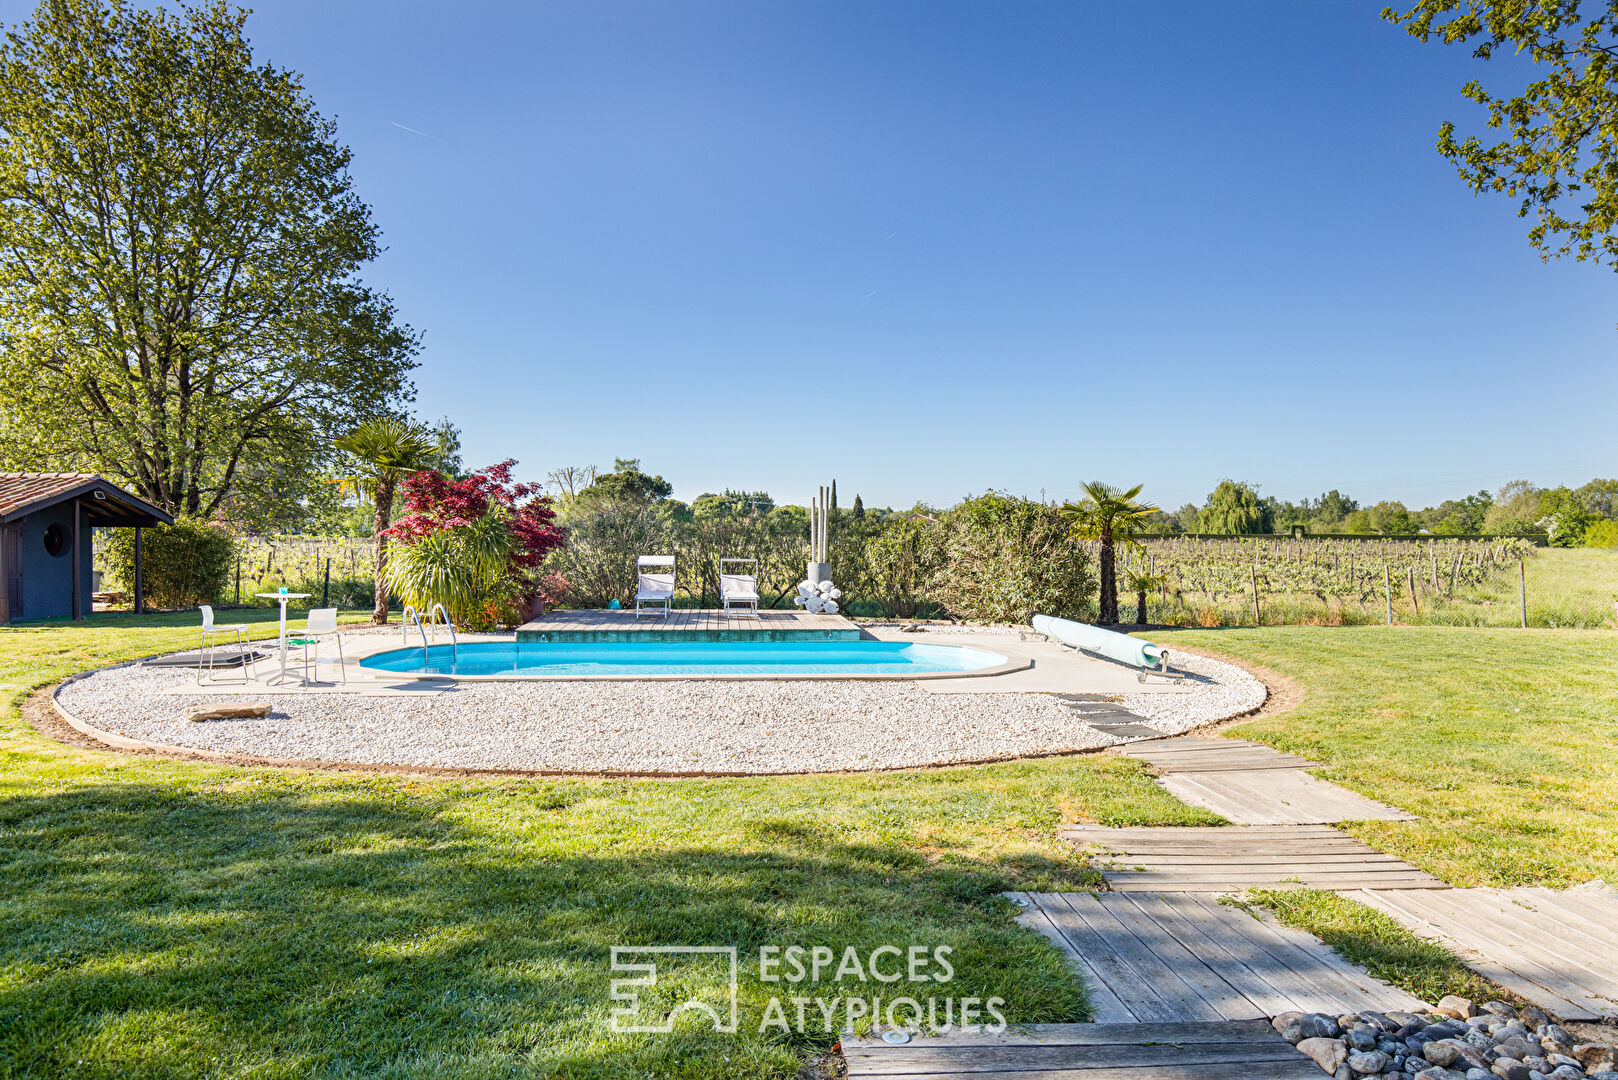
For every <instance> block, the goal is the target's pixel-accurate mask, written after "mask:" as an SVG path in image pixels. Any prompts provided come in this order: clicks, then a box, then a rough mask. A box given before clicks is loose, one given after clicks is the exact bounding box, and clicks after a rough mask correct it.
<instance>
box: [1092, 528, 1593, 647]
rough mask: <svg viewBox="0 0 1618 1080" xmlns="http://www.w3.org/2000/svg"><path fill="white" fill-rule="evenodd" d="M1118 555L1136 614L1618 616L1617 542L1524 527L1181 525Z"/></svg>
mask: <svg viewBox="0 0 1618 1080" xmlns="http://www.w3.org/2000/svg"><path fill="white" fill-rule="evenodd" d="M1118 563H1119V570H1118V592H1119V606H1120V618H1121V619H1122V620H1123V621H1125V622H1132V621H1140V622H1148V623H1154V624H1160V625H1173V626H1255V625H1272V626H1279V625H1316V626H1345V625H1363V624H1370V623H1389V624H1393V623H1403V624H1428V625H1446V626H1533V627H1549V628H1595V627H1618V551H1613V550H1610V549H1594V548H1571V549H1562V548H1540V547H1535V546H1534V544H1533V543H1532V542H1531V541H1528V540H1522V539H1517V538H1491V539H1486V540H1445V539H1439V538H1436V537H1435V538H1419V539H1407V540H1406V539H1391V538H1383V537H1373V538H1367V539H1341V538H1334V539H1319V538H1308V537H1302V538H1299V537H1287V536H1264V537H1225V538H1202V537H1198V538H1189V537H1170V538H1151V539H1146V540H1144V541H1143V542H1142V543H1140V544H1139V545H1135V546H1130V547H1128V548H1124V549H1120V551H1119V558H1118ZM1142 608H1143V610H1138V609H1142Z"/></svg>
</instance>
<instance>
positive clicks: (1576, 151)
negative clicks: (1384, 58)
mask: <svg viewBox="0 0 1618 1080" xmlns="http://www.w3.org/2000/svg"><path fill="white" fill-rule="evenodd" d="M1382 14H1383V17H1384V18H1386V19H1389V20H1391V21H1393V22H1397V23H1400V24H1402V25H1403V26H1404V27H1405V29H1406V30H1408V31H1409V32H1410V34H1411V35H1413V36H1414V37H1416V38H1418V39H1420V40H1421V41H1429V40H1431V39H1434V38H1436V39H1438V40H1439V41H1442V42H1443V43H1445V44H1446V45H1470V46H1472V53H1473V55H1474V56H1476V57H1477V58H1478V59H1480V60H1489V59H1491V58H1493V57H1494V56H1495V55H1496V54H1497V53H1504V54H1512V55H1519V56H1526V57H1528V59H1530V60H1531V61H1533V65H1534V66H1533V68H1532V69H1531V70H1532V71H1533V72H1534V74H1535V75H1537V76H1538V77H1537V78H1532V79H1531V80H1530V81H1528V82H1527V83H1526V84H1524V85H1523V86H1522V87H1521V89H1520V90H1517V89H1513V90H1508V91H1505V92H1499V91H1496V90H1493V89H1490V88H1487V87H1485V86H1484V85H1483V82H1482V81H1481V80H1478V79H1474V80H1472V81H1470V82H1468V83H1467V84H1466V85H1465V86H1463V87H1462V88H1461V93H1462V94H1464V95H1465V96H1466V97H1467V98H1469V99H1470V100H1472V101H1474V102H1476V103H1477V104H1479V105H1481V106H1482V107H1483V109H1484V123H1485V124H1486V126H1487V127H1488V128H1489V130H1490V131H1491V132H1498V133H1499V134H1498V135H1493V134H1491V135H1484V136H1480V135H1477V134H1471V135H1459V134H1457V131H1456V126H1455V124H1454V123H1453V122H1451V121H1446V122H1445V123H1444V124H1443V126H1442V127H1440V128H1439V131H1438V152H1439V153H1441V154H1443V155H1444V156H1445V157H1446V158H1448V159H1449V160H1450V161H1452V162H1454V163H1455V166H1456V169H1457V170H1458V171H1459V172H1460V174H1461V178H1462V179H1463V180H1465V181H1466V183H1467V184H1468V185H1469V186H1471V188H1472V189H1473V190H1474V191H1479V192H1482V191H1494V192H1500V193H1502V194H1505V195H1508V196H1511V197H1513V198H1516V199H1517V200H1519V201H1518V204H1517V213H1518V216H1520V217H1525V218H1532V219H1534V226H1533V228H1531V229H1530V230H1529V233H1528V239H1529V242H1530V243H1532V244H1533V245H1534V247H1535V249H1536V250H1538V251H1539V253H1540V255H1541V256H1542V257H1544V258H1553V257H1560V256H1563V255H1569V254H1571V255H1573V256H1574V257H1575V258H1578V259H1591V260H1594V261H1596V262H1607V263H1611V264H1613V265H1614V266H1615V267H1618V237H1615V236H1613V226H1614V224H1615V223H1618V0H1594V2H1589V0H1422V2H1420V3H1417V4H1416V5H1415V6H1413V7H1410V8H1407V9H1405V10H1403V11H1399V10H1396V9H1394V8H1388V9H1386V10H1384V11H1383V13H1382Z"/></svg>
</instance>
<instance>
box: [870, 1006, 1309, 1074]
mask: <svg viewBox="0 0 1618 1080" xmlns="http://www.w3.org/2000/svg"><path fill="white" fill-rule="evenodd" d="M843 1056H844V1059H845V1060H846V1062H847V1064H848V1076H849V1077H850V1080H858V1078H861V1077H875V1076H880V1077H885V1078H889V1080H903V1078H907V1077H908V1078H912V1080H920V1078H922V1077H933V1078H936V1077H962V1078H963V1080H1143V1078H1145V1077H1152V1078H1154V1080H1319V1077H1320V1076H1321V1073H1320V1069H1319V1066H1317V1065H1315V1064H1314V1062H1312V1061H1310V1060H1309V1059H1308V1058H1306V1057H1304V1056H1303V1055H1302V1054H1301V1053H1299V1052H1298V1051H1297V1049H1296V1048H1294V1047H1293V1046H1291V1045H1290V1044H1288V1043H1287V1042H1286V1040H1284V1039H1282V1038H1281V1037H1280V1036H1279V1035H1277V1034H1275V1032H1273V1031H1271V1030H1270V1029H1269V1025H1268V1024H1267V1023H1265V1022H1264V1021H1263V1020H1253V1021H1223V1022H1204V1023H1175V1024H1034V1025H1031V1026H1029V1027H1028V1028H1025V1029H1022V1030H1017V1031H1006V1032H1002V1033H998V1034H996V1033H986V1032H982V1031H950V1032H945V1033H944V1034H943V1035H941V1036H939V1037H936V1038H932V1037H928V1036H925V1035H918V1036H916V1037H915V1038H913V1039H912V1040H911V1041H910V1042H907V1043H903V1044H899V1045H893V1044H889V1043H885V1042H883V1041H882V1040H881V1039H880V1037H879V1036H878V1035H877V1034H876V1033H874V1032H873V1033H872V1034H869V1035H864V1036H861V1035H854V1034H852V1033H848V1034H845V1035H844V1037H843Z"/></svg>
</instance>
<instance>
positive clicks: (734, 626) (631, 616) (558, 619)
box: [517, 608, 861, 642]
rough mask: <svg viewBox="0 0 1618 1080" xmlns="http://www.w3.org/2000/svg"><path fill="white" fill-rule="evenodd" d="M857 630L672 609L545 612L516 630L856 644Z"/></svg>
mask: <svg viewBox="0 0 1618 1080" xmlns="http://www.w3.org/2000/svg"><path fill="white" fill-rule="evenodd" d="M860 636H861V631H860V628H859V627H858V626H856V625H855V624H854V623H853V622H852V621H850V620H849V619H845V618H844V617H843V616H841V615H825V614H815V613H813V612H808V611H800V610H798V609H797V608H785V609H782V610H774V609H770V608H766V609H765V610H763V611H760V612H758V613H757V614H754V613H753V612H751V611H732V612H730V613H729V614H727V613H726V612H724V611H722V610H718V609H714V608H675V609H674V610H673V611H671V612H669V613H668V616H667V617H664V616H663V615H661V614H646V613H642V614H640V615H636V614H635V612H634V611H633V610H625V611H611V610H607V609H599V608H597V609H590V610H587V611H549V612H546V613H545V614H544V615H542V616H540V617H539V618H537V619H534V620H533V621H531V622H526V623H523V624H522V625H521V626H519V627H518V628H517V640H518V641H550V642H580V641H692V642H696V641H858V640H859V639H860Z"/></svg>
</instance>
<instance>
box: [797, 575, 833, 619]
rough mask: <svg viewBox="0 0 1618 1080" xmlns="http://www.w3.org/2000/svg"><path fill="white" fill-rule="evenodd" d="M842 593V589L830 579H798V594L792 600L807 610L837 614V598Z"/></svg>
mask: <svg viewBox="0 0 1618 1080" xmlns="http://www.w3.org/2000/svg"><path fill="white" fill-rule="evenodd" d="M842 595H843V590H842V589H839V588H838V587H837V586H835V585H833V584H832V583H831V582H830V581H800V582H798V595H797V596H794V597H793V598H792V602H793V603H794V604H795V605H797V606H798V607H801V608H806V609H808V610H809V611H813V612H816V613H817V614H818V613H820V612H824V613H826V614H827V615H835V614H837V607H838V604H837V598H838V597H840V596H842Z"/></svg>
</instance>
